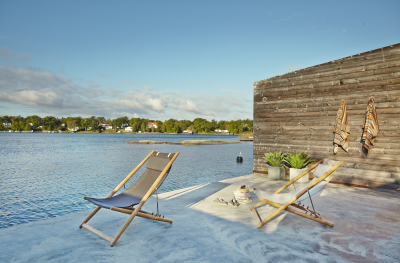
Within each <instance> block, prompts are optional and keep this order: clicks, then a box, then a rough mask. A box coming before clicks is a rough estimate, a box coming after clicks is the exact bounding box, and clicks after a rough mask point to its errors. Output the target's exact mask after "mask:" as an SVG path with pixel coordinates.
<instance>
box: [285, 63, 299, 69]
mask: <svg viewBox="0 0 400 263" xmlns="http://www.w3.org/2000/svg"><path fill="white" fill-rule="evenodd" d="M299 68H300V66H299V65H292V64H286V70H288V71H295V70H297V69H299Z"/></svg>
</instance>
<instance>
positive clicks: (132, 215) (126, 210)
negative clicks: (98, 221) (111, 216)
mask: <svg viewBox="0 0 400 263" xmlns="http://www.w3.org/2000/svg"><path fill="white" fill-rule="evenodd" d="M153 152H154V150H153V151H152V152H151V153H150V154H149V155H147V156H146V158H144V159H143V161H142V162H140V163H139V164H138V166H136V168H135V169H133V170H132V172H130V173H129V174H128V175H127V176H126V177H125V179H124V180H122V181H121V183H119V185H118V186H117V187H115V189H114V190H113V191H112V192H111V193H110V194H109V195H108V196H107V198H109V197H112V196H113V195H114V194H115V193H117V192H118V190H119V189H120V188H121V187H122V186H123V185H124V184H125V183H126V182H127V181H128V180H129V179H130V178H131V177H132V176H133V175H134V174H135V173H136V172H137V171H138V170H139V169H140V167H142V165H143V164H144V163H145V162H146V161H147V160H148V159H149V158H150V157H151V155H152V154H153ZM178 155H179V152H177V153H175V155H174V156H173V157H172V159H171V160H170V161H169V163H168V164H167V166H166V167H165V168H164V170H163V171H162V172H161V174H160V175H159V176H158V178H157V180H156V181H155V182H154V183H153V185H152V186H151V187H150V189H149V190H148V191H147V193H146V194H145V196H144V197H143V198H142V200H141V201H140V203H139V204H137V206H136V207H135V208H130V207H124V208H120V207H113V206H112V207H111V208H110V210H113V211H117V212H120V213H125V214H128V215H130V216H129V218H128V220H127V221H126V222H125V224H124V225H123V226H122V228H121V229H120V231H119V232H118V233H117V235H116V236H115V237H114V238H112V237H110V236H108V235H106V234H104V233H103V232H101V231H99V230H97V229H95V228H93V227H91V226H89V225H88V224H87V222H88V221H89V220H90V219H91V218H92V217H93V216H94V215H95V214H96V213H97V212H99V210H100V209H101V207H100V206H98V207H97V208H96V209H95V210H94V211H93V212H92V213H91V214H90V215H89V216H88V217H87V218H86V219H85V220H84V221H83V222H82V224H80V226H79V228H82V227H84V228H86V229H88V230H90V231H92V232H93V233H95V234H97V235H99V236H100V237H102V238H104V239H105V240H107V241H109V242H110V246H111V247H113V246H114V245H115V243H116V242H117V241H118V239H119V238H120V237H121V235H122V234H123V233H124V231H125V230H126V228H127V227H128V226H129V224H130V223H131V222H132V220H133V219H134V218H135V216H139V217H143V218H147V219H152V220H157V221H162V222H168V223H171V224H172V220H169V219H166V218H164V217H161V216H160V215H153V214H151V215H150V214H148V213H146V212H143V211H142V210H141V208H142V206H143V205H144V204H145V202H146V201H147V199H148V198H149V197H150V196H151V195H152V194H153V192H154V191H155V189H156V187H157V185H158V184H159V183H160V181H161V180H162V178H163V177H164V175H165V173H167V172H168V170H169V169H170V167H171V165H172V164H173V162H174V161H175V159H176V158H177V157H178Z"/></svg>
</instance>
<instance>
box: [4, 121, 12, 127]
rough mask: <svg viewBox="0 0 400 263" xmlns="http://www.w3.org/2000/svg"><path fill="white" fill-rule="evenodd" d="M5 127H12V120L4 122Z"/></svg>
mask: <svg viewBox="0 0 400 263" xmlns="http://www.w3.org/2000/svg"><path fill="white" fill-rule="evenodd" d="M3 127H4V128H10V127H11V122H3Z"/></svg>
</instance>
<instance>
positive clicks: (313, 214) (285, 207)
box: [250, 160, 344, 228]
mask: <svg viewBox="0 0 400 263" xmlns="http://www.w3.org/2000/svg"><path fill="white" fill-rule="evenodd" d="M322 162H323V160H321V161H319V162H318V163H316V164H315V165H313V166H312V167H311V168H310V169H308V170H307V171H304V172H303V173H301V174H299V175H298V176H297V177H296V178H294V179H293V180H291V181H290V182H288V183H286V184H285V185H284V186H282V187H281V188H279V189H278V190H276V191H275V192H274V194H278V193H280V192H281V191H282V190H284V189H286V188H287V187H288V186H290V185H292V184H293V183H294V182H296V181H297V180H299V179H300V178H301V177H303V176H304V175H306V174H308V173H309V172H311V171H312V170H314V169H315V168H316V167H317V166H318V165H319V164H321V163H322ZM343 163H344V161H340V162H339V163H337V164H336V165H334V166H332V168H331V169H329V171H327V172H326V173H325V174H323V175H322V176H321V177H319V178H318V179H317V180H316V181H314V182H313V183H311V184H310V185H308V186H307V187H306V188H304V189H303V190H302V191H300V192H299V193H298V194H297V195H295V196H294V197H292V198H291V199H290V200H289V201H288V202H286V203H285V204H283V205H281V204H277V203H275V202H272V201H270V200H267V199H264V198H260V202H259V203H258V204H256V205H255V206H253V207H252V208H250V211H253V212H254V214H255V215H256V217H257V219H258V220H259V221H260V223H259V224H258V225H257V228H260V227H262V226H263V225H265V224H266V223H267V222H268V221H270V220H271V219H273V218H274V217H275V216H277V215H278V214H279V213H280V212H282V211H283V210H286V211H288V212H291V213H293V214H296V215H299V216H302V217H305V218H308V219H311V220H313V221H316V222H319V223H321V224H324V225H327V226H330V227H333V224H332V223H329V222H327V221H325V220H323V219H322V217H321V216H320V215H319V214H318V213H316V212H315V211H313V210H311V209H309V208H308V207H307V208H305V207H304V206H300V205H298V204H294V202H295V201H296V200H297V199H298V198H299V197H301V196H302V195H303V194H305V193H306V192H307V191H308V190H310V189H311V188H313V187H314V186H316V185H317V184H319V183H320V182H321V181H322V180H324V179H325V178H326V177H328V176H329V175H330V174H331V173H333V172H334V171H335V170H336V169H337V168H338V167H339V166H341V165H342V164H343ZM263 204H269V205H272V206H275V207H277V208H278V210H276V211H275V212H274V213H272V214H271V215H270V216H268V217H267V218H266V219H265V220H264V221H263V220H262V219H261V217H260V215H259V214H258V212H257V210H256V208H257V207H259V206H261V205H263ZM288 206H293V207H295V208H297V209H299V210H302V211H301V212H300V211H298V210H295V209H293V208H290V207H288ZM304 212H305V213H304ZM307 213H310V215H308V214H307Z"/></svg>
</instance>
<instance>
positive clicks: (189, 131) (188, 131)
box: [182, 130, 193, 134]
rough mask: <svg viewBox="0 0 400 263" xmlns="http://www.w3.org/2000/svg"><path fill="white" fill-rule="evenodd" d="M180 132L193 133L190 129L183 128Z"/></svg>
mask: <svg viewBox="0 0 400 263" xmlns="http://www.w3.org/2000/svg"><path fill="white" fill-rule="evenodd" d="M182 133H187V134H193V132H192V131H191V130H183V131H182Z"/></svg>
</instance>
